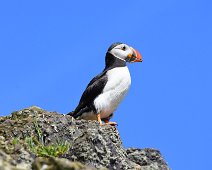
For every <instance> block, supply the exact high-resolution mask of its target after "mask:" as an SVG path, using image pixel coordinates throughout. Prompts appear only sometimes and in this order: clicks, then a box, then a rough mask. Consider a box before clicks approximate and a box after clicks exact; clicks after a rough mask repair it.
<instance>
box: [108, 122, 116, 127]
mask: <svg viewBox="0 0 212 170" xmlns="http://www.w3.org/2000/svg"><path fill="white" fill-rule="evenodd" d="M105 125H111V126H117V125H118V124H117V123H116V122H107V123H105Z"/></svg>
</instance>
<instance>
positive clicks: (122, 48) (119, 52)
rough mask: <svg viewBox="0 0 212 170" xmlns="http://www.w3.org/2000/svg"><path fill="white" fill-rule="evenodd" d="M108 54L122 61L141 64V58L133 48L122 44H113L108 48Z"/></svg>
mask: <svg viewBox="0 0 212 170" xmlns="http://www.w3.org/2000/svg"><path fill="white" fill-rule="evenodd" d="M108 52H109V53H110V54H112V55H113V56H115V57H117V58H119V59H121V60H124V61H126V62H130V63H134V62H142V56H141V55H140V53H139V52H138V51H137V50H135V49H134V48H132V47H130V46H129V45H127V44H124V43H120V42H118V43H113V44H112V45H111V46H110V47H109V48H108Z"/></svg>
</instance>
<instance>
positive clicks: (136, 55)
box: [128, 47, 143, 63]
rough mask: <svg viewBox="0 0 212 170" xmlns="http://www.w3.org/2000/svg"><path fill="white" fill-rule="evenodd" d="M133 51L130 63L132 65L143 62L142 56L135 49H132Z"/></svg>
mask: <svg viewBox="0 0 212 170" xmlns="http://www.w3.org/2000/svg"><path fill="white" fill-rule="evenodd" d="M131 50H132V54H129V55H128V57H129V59H130V62H131V63H134V62H142V61H143V60H142V56H141V54H140V53H139V52H138V51H137V50H135V49H134V48H132V47H131Z"/></svg>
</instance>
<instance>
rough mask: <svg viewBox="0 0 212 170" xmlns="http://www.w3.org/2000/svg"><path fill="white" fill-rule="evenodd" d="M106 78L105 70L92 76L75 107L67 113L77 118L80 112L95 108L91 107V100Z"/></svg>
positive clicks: (101, 89)
mask: <svg viewBox="0 0 212 170" xmlns="http://www.w3.org/2000/svg"><path fill="white" fill-rule="evenodd" d="M107 80H108V79H107V76H106V71H103V72H102V73H100V74H99V75H97V76H96V77H94V78H93V79H92V80H91V81H90V83H89V84H88V85H87V87H86V89H85V91H84V93H83V94H82V97H81V99H80V101H79V104H78V106H77V107H76V109H75V110H74V111H73V112H70V113H68V114H69V115H71V116H73V117H74V118H77V117H78V116H80V115H81V114H82V113H84V112H89V111H91V110H92V109H95V108H94V107H93V101H94V99H95V98H96V97H97V96H98V95H100V94H101V93H102V91H103V89H104V87H105V85H106V83H107Z"/></svg>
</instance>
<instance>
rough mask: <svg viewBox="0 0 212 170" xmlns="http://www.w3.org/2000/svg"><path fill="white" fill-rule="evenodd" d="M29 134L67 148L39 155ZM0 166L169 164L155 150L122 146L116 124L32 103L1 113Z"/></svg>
mask: <svg viewBox="0 0 212 170" xmlns="http://www.w3.org/2000/svg"><path fill="white" fill-rule="evenodd" d="M41 136H42V137H41ZM29 137H31V139H33V140H34V143H38V144H37V145H40V144H41V143H42V144H43V145H45V146H49V145H51V144H55V143H68V144H69V149H68V150H67V151H66V152H64V153H62V154H60V155H59V158H56V157H47V158H44V157H43V158H41V157H39V155H38V154H36V153H35V152H32V150H30V149H29V146H28V143H26V138H29ZM0 169H1V170H10V169H11V170H13V169H14V170H29V169H34V170H38V169H48V170H56V169H67V170H69V169H70V170H71V169H73V170H78V169H79V170H81V169H83V170H84V169H85V170H92V169H123V170H125V169H131V170H134V169H137V170H169V167H168V165H167V164H166V162H165V161H164V160H163V158H162V156H161V154H160V152H159V151H158V150H155V149H150V148H147V149H137V148H128V149H125V148H124V147H123V146H122V141H121V139H120V136H119V133H118V130H117V128H116V127H113V126H110V125H105V126H99V124H98V122H96V121H86V120H75V119H73V118H72V117H71V116H69V115H62V114H59V113H56V112H48V111H45V110H43V109H41V108H39V107H35V106H34V107H30V108H26V109H23V110H21V111H17V112H13V113H12V114H11V115H9V116H6V117H0Z"/></svg>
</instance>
